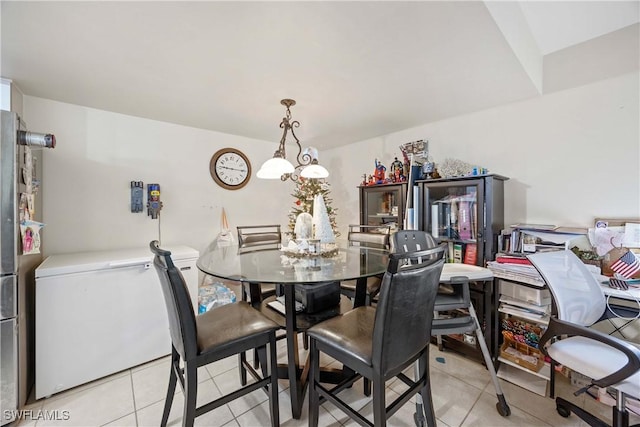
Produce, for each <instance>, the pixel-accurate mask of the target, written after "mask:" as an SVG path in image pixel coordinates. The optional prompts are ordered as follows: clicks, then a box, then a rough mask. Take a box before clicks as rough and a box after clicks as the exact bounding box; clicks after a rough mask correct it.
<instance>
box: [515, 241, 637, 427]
mask: <svg viewBox="0 0 640 427" xmlns="http://www.w3.org/2000/svg"><path fill="white" fill-rule="evenodd" d="M528 258H529V260H531V262H532V263H533V265H534V266H535V267H536V269H537V270H538V271H539V272H540V274H541V275H542V277H543V278H544V280H545V282H546V283H547V285H548V286H549V289H550V290H551V294H552V295H553V299H554V304H555V309H556V311H557V317H552V318H551V319H550V322H549V326H548V328H547V330H546V332H545V333H544V334H543V336H542V337H541V338H540V343H539V348H540V350H541V351H542V352H543V353H544V354H547V355H548V356H549V357H551V358H552V359H553V360H554V362H555V363H560V364H562V365H564V366H566V367H568V368H570V369H572V370H573V371H576V372H579V373H580V374H583V375H586V376H587V377H589V378H593V380H592V381H591V384H590V385H589V386H587V387H584V388H582V389H580V390H578V391H577V392H576V393H575V395H579V394H581V393H584V392H585V391H587V390H588V389H589V388H591V387H593V386H598V387H613V388H614V389H615V390H616V405H615V406H614V407H613V419H612V425H613V426H616V427H622V426H628V425H629V413H628V412H627V409H626V402H625V399H626V398H627V396H630V397H633V398H636V399H639V398H640V349H638V348H637V347H635V346H634V345H632V344H630V343H628V342H626V341H623V340H621V339H618V338H615V337H613V336H610V335H606V334H604V333H601V332H599V331H596V330H594V329H589V328H588V327H589V326H591V325H593V324H594V323H596V322H598V321H599V320H600V319H602V318H606V314H607V313H606V311H607V307H606V305H607V304H606V301H605V296H604V294H603V292H602V289H601V288H600V284H599V283H598V281H597V279H596V278H595V277H594V276H593V275H592V274H591V273H590V272H589V270H588V269H587V268H586V267H585V265H584V264H583V263H582V262H581V261H580V260H579V259H578V257H577V256H575V254H574V253H573V252H571V251H557V252H542V253H537V254H533V255H529V256H528ZM556 409H557V411H558V413H559V414H560V415H562V416H563V417H568V416H569V415H570V414H571V412H573V413H575V414H576V415H577V416H578V417H580V418H581V419H583V420H584V421H585V422H587V423H588V424H589V425H591V426H606V425H608V424H607V423H605V422H604V421H602V420H600V419H599V418H597V417H596V416H594V415H593V414H590V413H588V412H586V411H585V410H584V409H582V408H580V407H578V406H576V405H575V404H573V403H571V402H569V401H567V400H565V399H562V398H560V397H558V398H556Z"/></svg>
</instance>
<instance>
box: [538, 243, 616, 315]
mask: <svg viewBox="0 0 640 427" xmlns="http://www.w3.org/2000/svg"><path fill="white" fill-rule="evenodd" d="M527 258H529V260H530V261H531V263H532V264H533V265H534V267H535V268H536V269H537V270H538V271H539V272H540V274H541V275H542V277H543V279H544V281H545V282H546V283H547V286H549V289H550V290H551V294H552V295H553V299H554V302H555V304H556V308H557V310H558V318H559V319H560V320H566V321H568V322H571V323H575V324H578V325H581V326H591V325H593V324H594V323H595V322H597V321H598V320H599V319H600V318H601V317H602V314H603V313H604V311H605V309H606V302H605V297H604V293H603V292H602V289H601V288H600V284H599V283H598V280H597V279H596V278H595V277H594V276H593V274H591V273H590V272H589V270H588V269H587V267H586V266H585V265H584V263H583V262H582V261H580V259H578V257H577V256H576V255H575V254H574V253H573V252H571V251H569V250H565V251H554V252H540V253H535V254H532V255H527Z"/></svg>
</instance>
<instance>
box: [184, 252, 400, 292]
mask: <svg viewBox="0 0 640 427" xmlns="http://www.w3.org/2000/svg"><path fill="white" fill-rule="evenodd" d="M337 248H338V250H337V253H336V254H335V255H333V256H327V257H325V256H313V257H300V258H298V257H294V256H290V255H287V254H286V253H285V252H283V251H282V250H281V249H279V248H277V247H275V246H273V245H267V246H255V247H251V248H242V249H241V248H238V246H237V245H226V246H218V244H217V243H216V242H213V243H211V244H210V245H209V247H208V248H207V249H206V250H205V251H204V252H203V253H202V255H201V256H200V257H199V258H198V262H197V264H196V265H197V266H198V268H199V269H200V270H201V271H202V272H204V273H206V274H209V275H211V276H215V277H219V278H222V279H228V280H237V281H243V282H260V283H280V284H287V283H314V282H324V281H343V280H352V279H357V278H360V277H369V276H375V275H378V274H382V273H384V272H385V270H386V268H387V264H388V262H389V258H388V255H389V252H388V251H386V250H383V249H374V248H368V247H364V246H350V245H348V242H339V243H338V245H337Z"/></svg>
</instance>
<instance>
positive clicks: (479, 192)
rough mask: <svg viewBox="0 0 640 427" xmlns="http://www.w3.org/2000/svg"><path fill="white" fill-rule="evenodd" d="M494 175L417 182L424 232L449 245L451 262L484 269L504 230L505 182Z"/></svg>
mask: <svg viewBox="0 0 640 427" xmlns="http://www.w3.org/2000/svg"><path fill="white" fill-rule="evenodd" d="M507 179H508V178H506V177H504V176H500V175H495V174H488V175H477V176H466V177H456V178H443V179H429V180H424V181H418V183H419V185H420V188H421V190H422V191H421V200H422V207H423V209H422V215H421V217H422V224H421V229H422V230H426V231H429V232H430V233H431V234H432V235H433V237H434V238H435V239H436V240H437V241H438V242H447V243H448V245H449V260H450V261H452V262H464V263H468V264H474V265H479V266H482V267H484V266H485V265H486V263H487V261H490V260H493V259H494V256H495V254H496V252H497V243H498V236H499V235H500V233H501V230H502V229H503V228H504V181H506V180H507Z"/></svg>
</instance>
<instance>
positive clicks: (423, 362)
mask: <svg viewBox="0 0 640 427" xmlns="http://www.w3.org/2000/svg"><path fill="white" fill-rule="evenodd" d="M418 363H419V369H418V371H419V372H420V378H422V377H423V376H424V377H425V386H424V387H422V389H421V390H420V396H421V397H422V408H423V410H424V415H425V420H426V422H427V425H428V426H429V427H435V426H436V411H435V408H434V407H433V399H432V398H431V378H430V375H429V348H428V347H427V350H426V351H425V354H424V355H423V356H422V357H421V358H420V360H419V362H418ZM417 416H422V414H416V417H417Z"/></svg>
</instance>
